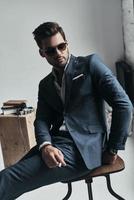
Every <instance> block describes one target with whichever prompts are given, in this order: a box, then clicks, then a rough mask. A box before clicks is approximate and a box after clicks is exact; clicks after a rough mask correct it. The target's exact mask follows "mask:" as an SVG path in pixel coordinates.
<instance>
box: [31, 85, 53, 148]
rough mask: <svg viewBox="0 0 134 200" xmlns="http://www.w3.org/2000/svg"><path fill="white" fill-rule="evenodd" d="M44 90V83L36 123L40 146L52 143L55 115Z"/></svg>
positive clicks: (41, 88) (36, 134)
mask: <svg viewBox="0 0 134 200" xmlns="http://www.w3.org/2000/svg"><path fill="white" fill-rule="evenodd" d="M43 90H44V87H43V86H42V82H40V84H39V92H38V103H37V111H36V119H35V121H34V127H35V136H36V141H37V145H38V146H40V145H41V144H42V143H44V142H46V141H47V142H50V143H51V135H50V127H51V120H52V116H53V115H52V109H51V107H50V106H49V104H48V103H47V102H46V101H45V97H44V91H43Z"/></svg>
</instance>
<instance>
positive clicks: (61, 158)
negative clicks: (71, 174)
mask: <svg viewBox="0 0 134 200" xmlns="http://www.w3.org/2000/svg"><path fill="white" fill-rule="evenodd" d="M55 157H56V160H57V161H58V166H59V167H61V166H66V163H65V161H64V156H63V154H62V153H61V154H59V153H58V155H55Z"/></svg>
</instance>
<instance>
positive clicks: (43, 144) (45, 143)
mask: <svg viewBox="0 0 134 200" xmlns="http://www.w3.org/2000/svg"><path fill="white" fill-rule="evenodd" d="M48 144H51V142H48V141H46V142H43V143H42V144H41V145H40V146H39V150H41V148H42V147H44V146H46V145H48Z"/></svg>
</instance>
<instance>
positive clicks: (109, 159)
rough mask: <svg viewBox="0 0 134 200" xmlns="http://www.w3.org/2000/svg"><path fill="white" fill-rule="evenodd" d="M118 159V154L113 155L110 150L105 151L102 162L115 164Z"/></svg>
mask: <svg viewBox="0 0 134 200" xmlns="http://www.w3.org/2000/svg"><path fill="white" fill-rule="evenodd" d="M116 159H117V154H116V155H112V154H110V153H109V152H108V151H105V152H104V153H103V156H102V163H103V164H114V163H115V161H116Z"/></svg>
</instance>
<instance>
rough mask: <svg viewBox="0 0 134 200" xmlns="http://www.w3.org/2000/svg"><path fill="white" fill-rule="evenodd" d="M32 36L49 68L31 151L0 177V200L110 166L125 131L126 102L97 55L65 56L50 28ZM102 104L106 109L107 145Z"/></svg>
mask: <svg viewBox="0 0 134 200" xmlns="http://www.w3.org/2000/svg"><path fill="white" fill-rule="evenodd" d="M33 35H34V39H35V41H36V42H37V45H38V47H39V53H40V55H41V56H42V57H43V58H45V59H46V60H47V61H48V63H49V64H50V65H52V67H53V68H52V72H51V73H50V74H49V75H48V76H47V77H45V78H44V79H43V80H41V82H40V84H39V94H38V105H37V112H36V120H35V123H34V125H35V135H36V140H37V146H36V147H34V148H33V149H31V151H30V152H29V153H28V154H27V155H26V156H25V157H24V158H22V159H21V160H20V161H19V162H18V163H17V164H15V165H13V166H11V167H9V168H7V169H5V170H3V171H2V172H1V173H0V199H2V200H13V199H15V198H17V197H19V196H20V195H22V194H23V193H25V192H28V191H31V190H33V189H36V188H39V187H41V186H45V185H48V184H52V183H55V182H59V181H67V180H69V179H71V178H75V177H77V176H79V175H82V174H84V173H86V172H87V171H88V170H91V169H93V168H95V167H98V166H100V165H101V164H102V160H103V163H107V164H111V163H113V164H114V162H115V160H116V158H117V151H118V150H124V148H125V143H126V139H127V135H128V129H129V126H130V119H131V113H132V105H131V102H130V100H129V98H128V96H127V95H126V93H125V91H124V90H123V89H122V87H121V86H120V84H119V83H118V81H117V80H116V78H115V77H114V75H113V74H112V72H111V71H110V70H109V69H108V68H107V67H106V66H105V65H104V64H103V62H102V61H101V60H100V58H99V57H98V56H97V55H95V54H93V55H89V56H86V57H75V56H73V55H71V54H70V52H69V48H68V42H67V40H66V37H65V34H64V31H63V29H62V28H61V27H60V26H59V25H58V24H57V23H54V22H46V23H43V24H41V25H40V26H39V27H37V28H36V29H35V30H34V32H33ZM104 101H106V102H107V103H108V104H109V105H110V106H111V107H112V123H111V129H110V133H109V137H108V140H107V141H106V135H107V125H106V120H105V103H104Z"/></svg>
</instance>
